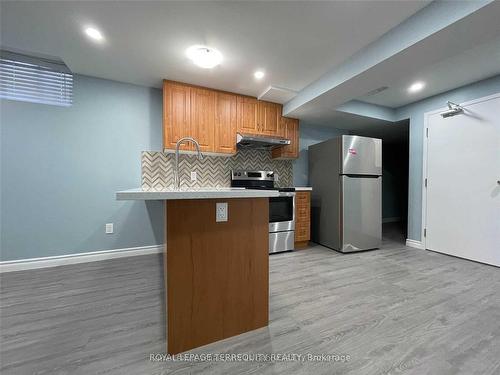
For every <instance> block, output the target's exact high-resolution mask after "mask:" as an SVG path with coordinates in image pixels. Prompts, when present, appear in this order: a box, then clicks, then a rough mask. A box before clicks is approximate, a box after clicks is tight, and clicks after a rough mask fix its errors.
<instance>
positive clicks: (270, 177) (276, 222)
mask: <svg viewBox="0 0 500 375" xmlns="http://www.w3.org/2000/svg"><path fill="white" fill-rule="evenodd" d="M274 182H275V174H274V172H273V171H245V170H234V171H231V186H232V187H243V188H245V189H265V190H278V191H279V193H280V195H279V196H278V197H272V198H269V253H277V252H280V251H289V250H293V249H294V241H295V239H294V238H295V189H294V188H277V187H275V186H274Z"/></svg>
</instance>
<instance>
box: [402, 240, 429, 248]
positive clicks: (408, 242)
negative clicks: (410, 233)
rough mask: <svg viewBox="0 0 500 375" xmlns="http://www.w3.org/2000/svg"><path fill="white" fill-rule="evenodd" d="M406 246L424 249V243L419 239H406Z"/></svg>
mask: <svg viewBox="0 0 500 375" xmlns="http://www.w3.org/2000/svg"><path fill="white" fill-rule="evenodd" d="M406 246H408V247H414V248H415V249H422V250H423V249H425V247H424V244H423V243H422V242H421V241H416V240H410V239H409V238H407V239H406Z"/></svg>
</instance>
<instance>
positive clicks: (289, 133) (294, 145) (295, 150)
mask: <svg viewBox="0 0 500 375" xmlns="http://www.w3.org/2000/svg"><path fill="white" fill-rule="evenodd" d="M278 135H280V136H281V137H285V138H288V139H289V140H290V144H289V145H288V146H283V147H278V148H275V149H274V150H273V151H272V157H273V158H275V159H276V158H280V159H294V158H298V157H299V120H297V119H293V118H288V117H281V119H280V123H279V130H278Z"/></svg>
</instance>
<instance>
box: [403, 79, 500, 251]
mask: <svg viewBox="0 0 500 375" xmlns="http://www.w3.org/2000/svg"><path fill="white" fill-rule="evenodd" d="M498 92H500V75H498V76H495V77H492V78H489V79H485V80H483V81H479V82H476V83H472V84H470V85H467V86H462V87H460V88H457V89H455V90H451V91H447V92H445V93H442V94H439V95H435V96H432V97H430V98H427V99H424V100H421V101H419V102H416V103H413V104H409V105H407V106H404V107H401V108H398V109H397V110H396V120H403V119H410V161H409V164H410V165H409V181H408V238H409V239H412V240H416V241H420V240H421V237H422V235H421V233H422V167H423V159H422V158H423V145H424V143H423V142H424V140H423V135H424V114H425V113H427V112H431V111H434V110H437V109H439V108H443V107H446V102H447V101H448V100H451V101H453V102H456V103H461V102H464V101H469V100H474V99H478V98H481V97H484V96H488V95H492V94H495V93H498Z"/></svg>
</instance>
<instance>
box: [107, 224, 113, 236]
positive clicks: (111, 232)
mask: <svg viewBox="0 0 500 375" xmlns="http://www.w3.org/2000/svg"><path fill="white" fill-rule="evenodd" d="M113 229H114V228H113V223H107V224H106V234H113Z"/></svg>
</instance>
